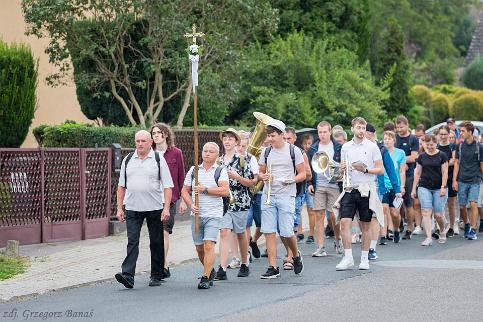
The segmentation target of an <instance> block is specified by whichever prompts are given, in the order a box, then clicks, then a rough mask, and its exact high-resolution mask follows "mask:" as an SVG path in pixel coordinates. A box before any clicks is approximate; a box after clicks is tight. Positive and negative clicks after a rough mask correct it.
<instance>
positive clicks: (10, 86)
mask: <svg viewBox="0 0 483 322" xmlns="http://www.w3.org/2000/svg"><path fill="white" fill-rule="evenodd" d="M37 67H38V64H37V62H35V61H34V58H33V55H32V51H31V50H30V48H29V47H28V46H26V45H17V44H12V45H11V46H9V45H8V44H6V43H4V42H2V41H0V146H1V147H11V148H17V147H19V146H20V145H21V144H22V143H23V141H24V140H25V137H26V136H27V134H28V129H29V127H30V124H32V119H33V117H34V113H35V106H36V100H37V99H36V95H35V90H36V88H37Z"/></svg>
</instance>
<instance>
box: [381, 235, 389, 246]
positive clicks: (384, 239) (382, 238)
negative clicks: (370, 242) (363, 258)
mask: <svg viewBox="0 0 483 322" xmlns="http://www.w3.org/2000/svg"><path fill="white" fill-rule="evenodd" d="M379 245H387V242H386V236H381V237H380V238H379Z"/></svg>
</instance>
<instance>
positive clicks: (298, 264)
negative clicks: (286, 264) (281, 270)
mask: <svg viewBox="0 0 483 322" xmlns="http://www.w3.org/2000/svg"><path fill="white" fill-rule="evenodd" d="M297 254H298V256H297V257H292V258H293V271H294V273H295V274H297V275H298V274H301V273H302V272H303V271H304V260H303V259H302V254H301V253H300V250H299V251H297Z"/></svg>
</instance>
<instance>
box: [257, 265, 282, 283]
mask: <svg viewBox="0 0 483 322" xmlns="http://www.w3.org/2000/svg"><path fill="white" fill-rule="evenodd" d="M277 277H280V271H279V269H278V267H277V268H275V267H273V266H268V269H267V271H266V272H265V273H264V274H262V276H260V278H261V279H262V280H267V279H275V278H277Z"/></svg>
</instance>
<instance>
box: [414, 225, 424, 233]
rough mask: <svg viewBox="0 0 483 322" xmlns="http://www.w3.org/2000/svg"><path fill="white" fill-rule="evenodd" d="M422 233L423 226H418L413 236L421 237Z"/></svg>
mask: <svg viewBox="0 0 483 322" xmlns="http://www.w3.org/2000/svg"><path fill="white" fill-rule="evenodd" d="M422 232H423V230H422V229H421V226H416V227H415V228H414V230H413V235H421V233H422Z"/></svg>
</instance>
